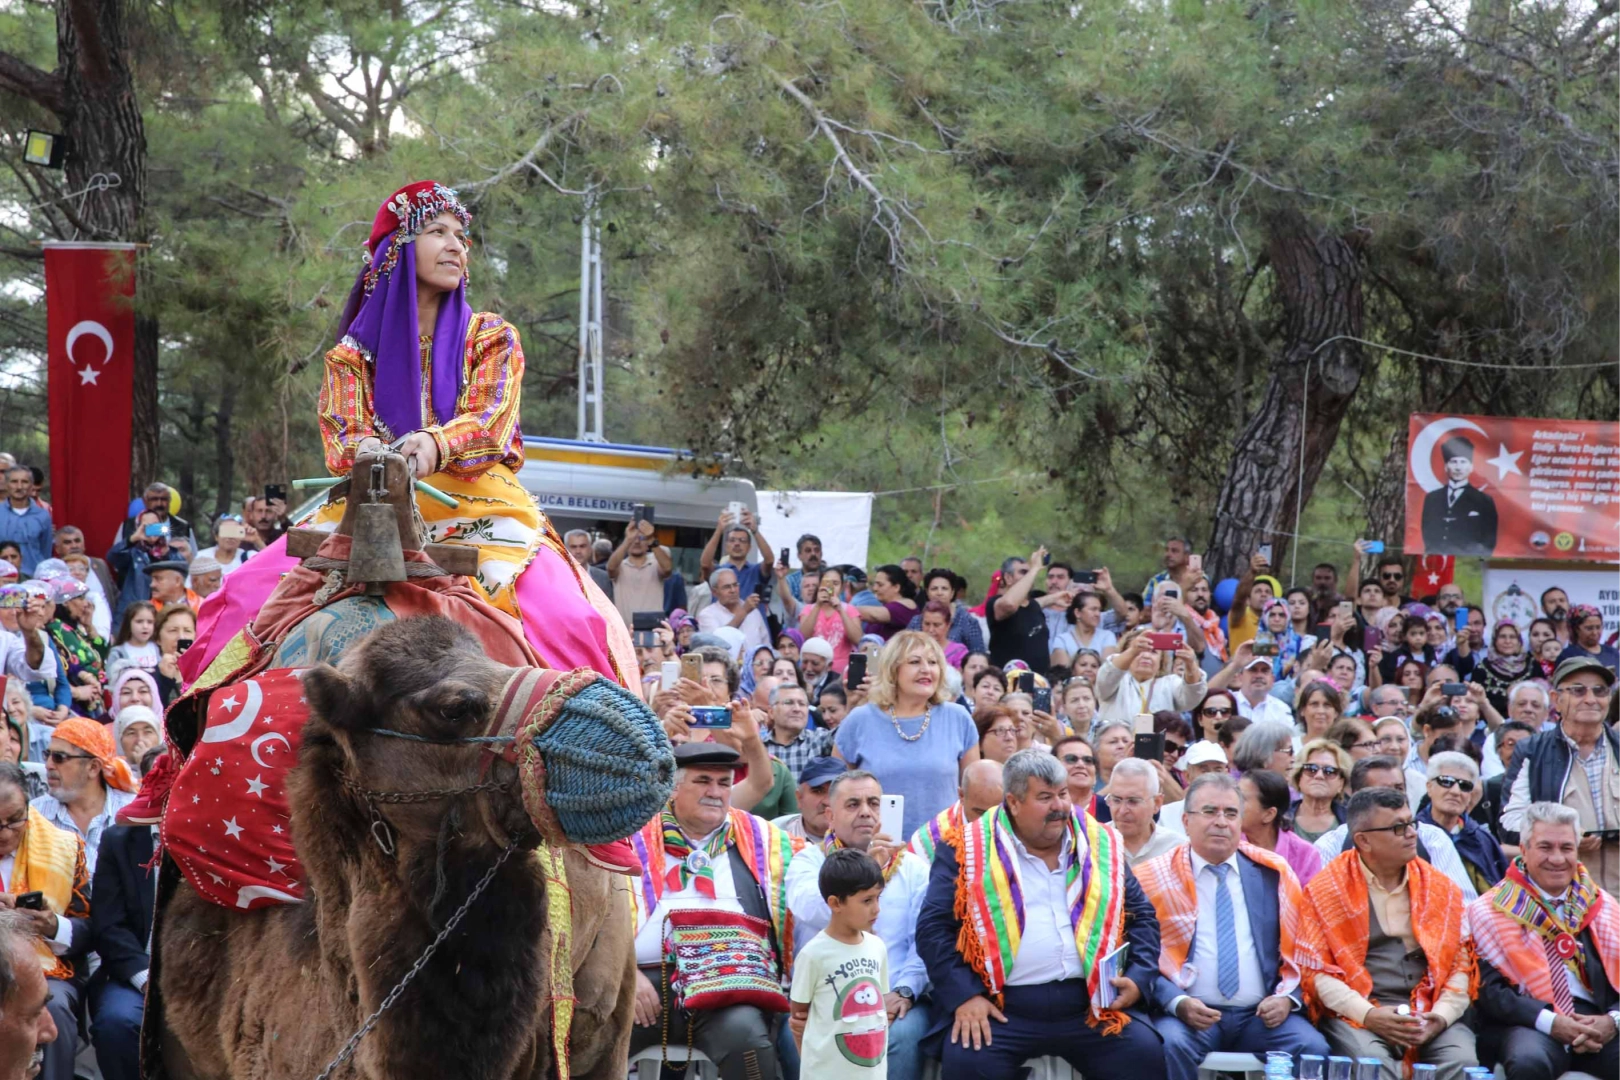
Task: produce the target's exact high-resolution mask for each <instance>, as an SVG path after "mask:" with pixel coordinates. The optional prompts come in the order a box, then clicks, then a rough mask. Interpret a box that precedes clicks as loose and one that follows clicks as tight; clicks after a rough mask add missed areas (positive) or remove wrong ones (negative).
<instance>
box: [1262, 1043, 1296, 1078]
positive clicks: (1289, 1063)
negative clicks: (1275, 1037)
mask: <svg viewBox="0 0 1620 1080" xmlns="http://www.w3.org/2000/svg"><path fill="white" fill-rule="evenodd" d="M1266 1080H1294V1056H1293V1055H1292V1054H1290V1053H1288V1052H1287V1051H1285V1050H1267V1051H1266Z"/></svg>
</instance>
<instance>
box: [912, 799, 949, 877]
mask: <svg viewBox="0 0 1620 1080" xmlns="http://www.w3.org/2000/svg"><path fill="white" fill-rule="evenodd" d="M961 828H962V803H961V801H960V800H958V801H957V802H955V803H953V804H951V805H950V806H948V807H946V808H945V809H944V810H941V811H940V812H939V813H938V814H935V815H934V817H933V819H932V820H930V821H929V822H928V824H926V825H924V826H923V827H922V828H920V829H918V830H917V831H916V832H914V833H912V834H911V844H910V847H911V850H912V851H914V852H916V853H917V854H918V855H921V856H922V857H923V858H924V859H927V860H928V861H929V862H933V861H934V852H935V850H937V849H938V847H939V845H941V844H950V845H951V846H952V847H954V846H956V834H957V832H958V831H959V830H960V829H961Z"/></svg>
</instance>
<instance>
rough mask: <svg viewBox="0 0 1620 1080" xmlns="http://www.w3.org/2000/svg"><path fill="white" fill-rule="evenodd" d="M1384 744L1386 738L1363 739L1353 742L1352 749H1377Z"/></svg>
mask: <svg viewBox="0 0 1620 1080" xmlns="http://www.w3.org/2000/svg"><path fill="white" fill-rule="evenodd" d="M1383 745H1384V740H1382V739H1363V740H1361V741H1360V742H1358V743H1354V744H1352V745H1351V747H1350V749H1352V750H1376V749H1378V748H1379V747H1380V746H1383Z"/></svg>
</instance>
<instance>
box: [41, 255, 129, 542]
mask: <svg viewBox="0 0 1620 1080" xmlns="http://www.w3.org/2000/svg"><path fill="white" fill-rule="evenodd" d="M45 335H46V352H47V355H48V357H49V366H48V368H47V376H46V389H47V395H48V397H49V410H48V412H49V418H50V440H51V508H52V511H53V513H52V515H51V516H52V518H53V520H54V521H55V522H56V524H57V525H58V526H62V525H77V526H78V527H79V528H81V529H83V530H84V535H85V539H86V542H87V546H88V548H89V550H91V551H104V550H106V547H107V545H108V544H109V543H111V542H112V540H113V538H114V536H116V534H117V530H118V526H119V525H120V524H121V523H122V522H123V520H124V510H125V509H126V508H127V507H128V505H129V468H130V446H129V437H130V414H131V411H132V404H131V402H132V398H133V395H134V387H135V249H134V247H133V246H130V245H126V244H46V245H45Z"/></svg>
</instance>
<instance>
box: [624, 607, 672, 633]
mask: <svg viewBox="0 0 1620 1080" xmlns="http://www.w3.org/2000/svg"><path fill="white" fill-rule="evenodd" d="M663 621H664V613H663V612H662V611H632V612H631V613H630V629H632V630H656V629H658V624H659V623H661V622H663Z"/></svg>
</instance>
